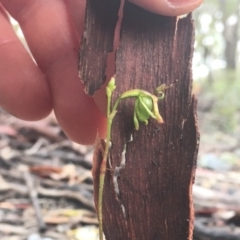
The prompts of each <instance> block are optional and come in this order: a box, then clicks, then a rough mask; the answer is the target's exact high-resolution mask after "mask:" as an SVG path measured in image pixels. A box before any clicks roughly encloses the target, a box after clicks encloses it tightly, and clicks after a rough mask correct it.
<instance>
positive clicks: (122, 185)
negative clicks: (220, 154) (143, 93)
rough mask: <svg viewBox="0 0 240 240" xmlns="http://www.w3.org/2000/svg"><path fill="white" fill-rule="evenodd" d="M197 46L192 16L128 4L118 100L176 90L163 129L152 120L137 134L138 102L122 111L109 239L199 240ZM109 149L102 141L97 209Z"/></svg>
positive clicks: (108, 200)
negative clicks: (134, 93)
mask: <svg viewBox="0 0 240 240" xmlns="http://www.w3.org/2000/svg"><path fill="white" fill-rule="evenodd" d="M193 41H194V29H193V23H192V19H191V14H190V15H188V16H187V17H186V18H183V19H180V20H178V19H177V18H174V17H163V16H160V15H156V14H152V13H150V12H148V11H145V10H143V9H141V8H139V7H137V6H135V5H133V4H131V3H129V2H126V4H125V7H124V15H123V20H122V26H121V38H120V46H119V49H118V50H117V55H116V81H117V83H116V84H117V89H116V91H115V93H114V99H116V98H117V96H119V95H120V94H121V93H123V92H124V91H126V90H130V89H134V88H140V89H144V90H147V91H150V92H152V93H153V92H154V90H155V88H156V87H157V86H159V85H161V84H163V83H165V84H167V85H170V84H173V87H171V88H170V89H168V90H167V92H166V97H165V99H164V100H162V101H161V102H160V103H159V105H160V106H159V107H160V111H161V114H162V116H163V119H164V120H165V123H164V124H162V125H159V124H158V123H156V122H155V121H153V120H150V122H149V124H148V125H147V126H145V125H141V126H140V130H139V131H135V130H134V126H133V102H132V101H131V100H127V101H123V102H122V103H121V104H120V106H119V110H118V113H117V115H116V117H115V119H114V123H113V129H112V148H111V154H110V156H111V162H112V169H111V170H109V171H108V172H107V175H106V179H105V187H104V196H103V199H104V200H103V217H104V219H103V221H104V232H105V235H106V239H107V240H113V239H114V240H123V239H124V240H139V239H141V240H157V239H159V240H160V239H164V240H176V239H177V240H187V239H191V238H192V232H193V218H194V217H193V216H194V213H193V207H192V193H191V190H192V184H193V181H194V176H195V168H196V158H197V152H198V145H199V133H198V127H197V120H196V99H195V97H192V93H191V90H192V74H191V59H192V53H193ZM92 47H94V45H93V46H92ZM96 54H99V52H97V53H96ZM102 54H103V55H104V53H102ZM87 80H88V79H86V81H87ZM98 81H100V80H99V79H98ZM131 136H132V138H133V141H131ZM103 148H104V146H103V145H102V144H101V143H100V140H99V141H97V143H96V151H95V157H94V166H93V175H94V186H95V189H96V192H95V202H96V199H97V189H98V174H99V165H100V161H101V158H102V154H101V151H102V149H103ZM125 148H126V152H125V151H124V149H125ZM123 162H125V165H124V164H123ZM121 163H122V167H121V168H119V167H120V165H121ZM123 165H124V166H123ZM116 186H117V188H118V189H119V191H116Z"/></svg>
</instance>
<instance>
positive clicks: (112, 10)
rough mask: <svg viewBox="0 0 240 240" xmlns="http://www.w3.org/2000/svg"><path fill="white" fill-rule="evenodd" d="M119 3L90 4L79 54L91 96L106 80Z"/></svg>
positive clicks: (105, 0)
mask: <svg viewBox="0 0 240 240" xmlns="http://www.w3.org/2000/svg"><path fill="white" fill-rule="evenodd" d="M119 5H120V0H101V1H99V0H87V7H86V16H85V31H84V34H83V37H82V40H81V46H80V50H79V75H80V78H81V79H82V81H83V83H84V85H85V91H86V93H87V94H88V95H91V96H92V95H93V94H94V92H95V91H96V90H98V89H99V88H100V87H101V86H102V85H103V83H104V82H105V80H106V75H105V71H106V67H107V56H108V53H109V52H112V51H113V39H114V31H115V27H116V23H117V19H118V9H119Z"/></svg>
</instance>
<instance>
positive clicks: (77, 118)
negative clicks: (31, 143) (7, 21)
mask: <svg viewBox="0 0 240 240" xmlns="http://www.w3.org/2000/svg"><path fill="white" fill-rule="evenodd" d="M2 2H3V4H4V6H5V7H6V8H7V10H8V11H9V12H10V14H11V15H12V16H13V17H14V18H15V19H17V21H18V22H19V23H20V25H21V28H22V30H23V32H24V35H25V37H26V40H27V42H28V45H29V47H30V49H31V52H32V54H33V56H34V58H35V60H36V62H37V63H38V66H39V67H40V68H41V69H42V71H43V72H44V73H45V75H46V76H47V79H48V81H49V84H50V86H51V91H52V95H53V104H54V111H55V113H56V117H57V119H58V121H59V123H60V125H61V126H62V128H63V130H64V131H65V133H66V134H67V135H68V136H69V137H70V138H71V139H72V140H74V141H76V142H79V143H83V144H90V143H93V141H94V139H95V136H96V132H97V130H98V131H99V133H100V135H101V136H103V135H105V118H104V116H103V115H102V114H101V113H100V111H99V110H98V109H97V107H96V105H95V104H94V101H93V99H92V98H90V97H88V96H87V95H86V94H85V93H84V91H83V84H82V83H81V81H80V79H79V78H78V48H79V37H78V34H77V31H76V29H75V27H74V24H73V22H72V20H71V18H70V14H69V12H68V9H67V5H66V4H65V1H63V0H51V1H45V0H32V1H30V2H29V1H28V0H18V1H15V0H2ZM82 24H83V23H82ZM36 31H37V32H36ZM36 33H37V34H36Z"/></svg>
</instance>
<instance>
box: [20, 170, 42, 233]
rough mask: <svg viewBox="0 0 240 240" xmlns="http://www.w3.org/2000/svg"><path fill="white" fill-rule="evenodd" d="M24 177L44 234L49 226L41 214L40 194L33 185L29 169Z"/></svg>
mask: <svg viewBox="0 0 240 240" xmlns="http://www.w3.org/2000/svg"><path fill="white" fill-rule="evenodd" d="M23 177H24V179H25V182H26V185H27V187H28V192H29V196H30V198H31V201H32V204H33V207H34V210H35V213H36V218H37V222H38V226H39V231H40V232H43V231H45V230H46V228H47V226H46V224H45V223H44V221H43V218H42V213H41V209H40V205H39V201H38V193H37V191H36V190H35V188H34V184H33V183H34V181H33V178H32V176H31V174H30V173H29V171H28V169H24V170H23Z"/></svg>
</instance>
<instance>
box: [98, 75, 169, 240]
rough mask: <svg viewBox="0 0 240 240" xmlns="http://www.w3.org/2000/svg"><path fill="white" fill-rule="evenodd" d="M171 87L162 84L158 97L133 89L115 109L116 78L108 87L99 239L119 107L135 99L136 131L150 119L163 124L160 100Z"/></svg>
mask: <svg viewBox="0 0 240 240" xmlns="http://www.w3.org/2000/svg"><path fill="white" fill-rule="evenodd" d="M169 87H170V86H166V85H165V84H162V85H161V86H159V87H157V88H156V95H153V94H151V93H149V92H147V91H144V90H140V89H133V90H129V91H126V92H124V93H123V94H122V95H121V96H120V97H119V98H118V99H117V100H116V102H115V104H114V105H113V108H112V109H111V99H112V94H113V91H114V90H115V88H116V85H115V78H114V77H112V78H111V80H110V81H109V83H108V85H107V87H106V94H107V137H106V147H105V150H104V154H103V160H102V162H101V166H100V174H99V191H98V221H99V239H100V240H103V213H102V203H103V188H104V180H105V175H106V170H107V159H108V153H109V149H110V144H111V129H112V122H113V119H114V117H115V115H116V113H117V107H118V105H119V103H120V101H121V100H123V99H126V98H135V105H134V113H133V123H134V126H135V129H136V130H138V129H139V123H140V122H143V123H145V124H146V125H147V124H148V120H149V118H150V117H152V118H153V119H156V121H157V122H158V123H163V122H164V121H163V119H162V117H161V115H160V113H159V109H158V100H161V99H163V98H164V91H165V90H166V89H167V88H169Z"/></svg>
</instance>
